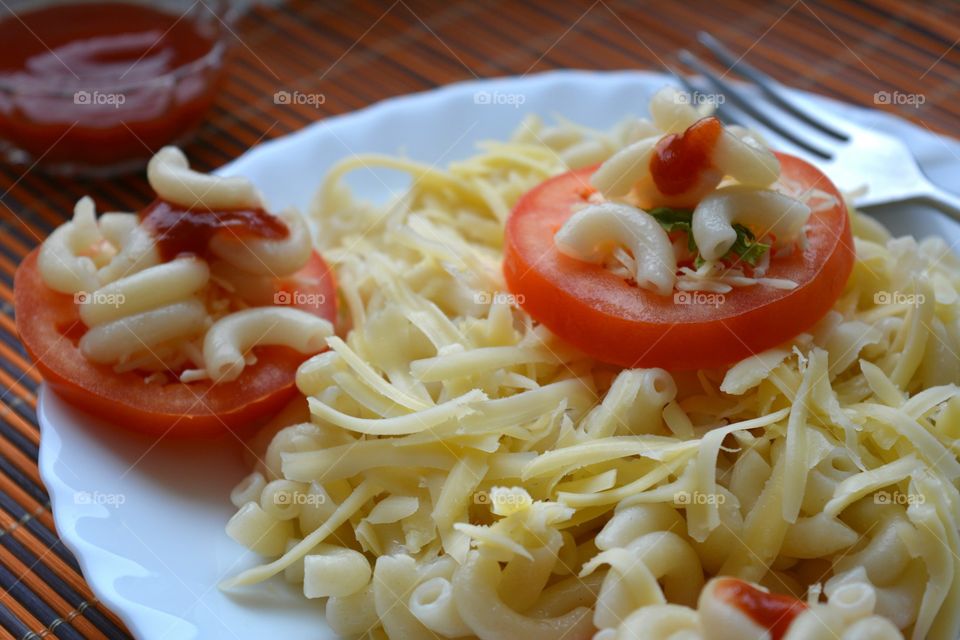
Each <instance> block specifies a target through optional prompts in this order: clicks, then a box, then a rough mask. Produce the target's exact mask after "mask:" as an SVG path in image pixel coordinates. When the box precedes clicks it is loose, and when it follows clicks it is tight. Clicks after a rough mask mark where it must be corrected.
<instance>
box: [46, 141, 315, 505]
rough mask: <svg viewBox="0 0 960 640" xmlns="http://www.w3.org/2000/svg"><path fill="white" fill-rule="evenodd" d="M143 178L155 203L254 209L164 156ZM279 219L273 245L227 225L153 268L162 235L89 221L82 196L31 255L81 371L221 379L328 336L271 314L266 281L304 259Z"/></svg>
mask: <svg viewBox="0 0 960 640" xmlns="http://www.w3.org/2000/svg"><path fill="white" fill-rule="evenodd" d="M147 177H148V179H149V181H150V185H151V186H152V187H153V189H154V191H155V192H156V194H157V196H158V197H159V198H160V199H161V202H165V203H170V204H173V205H177V206H180V207H184V211H187V212H189V211H190V210H192V209H194V208H198V209H202V210H205V211H207V210H210V211H212V210H216V209H228V210H231V209H243V208H259V207H260V206H261V199H260V196H259V194H257V192H256V190H255V189H254V187H253V185H252V183H250V182H249V181H248V180H246V179H245V178H239V177H236V178H221V177H217V176H209V175H205V174H201V173H198V172H196V171H193V170H191V169H190V167H189V164H188V162H187V159H186V156H184V154H183V152H181V151H180V150H179V149H177V148H175V147H166V148H164V149H161V150H160V151H159V152H157V154H156V155H155V156H154V157H153V158H152V159H151V161H150V163H149V166H148V167H147ZM280 219H281V220H282V222H283V225H284V226H285V228H286V230H287V235H286V237H284V238H280V239H273V238H257V237H241V236H239V235H237V234H236V233H235V232H233V231H232V229H230V228H229V227H227V228H224V229H222V230H221V231H219V232H217V233H215V234H213V236H212V238H211V241H210V243H209V247H207V249H209V254H210V255H206V254H204V255H195V254H192V253H191V254H184V255H178V256H176V257H175V258H174V259H172V260H169V261H164V260H163V259H162V257H161V255H160V252H159V250H158V245H159V243H160V241H161V240H162V235H163V234H160V235H159V236H158V234H157V232H156V231H155V230H152V229H150V228H148V227H147V225H146V224H145V223H144V224H141V223H140V221H139V220H138V218H137V216H136V215H135V214H126V213H107V214H104V215H102V216H100V218H99V220H98V219H97V216H96V212H95V210H94V205H93V201H92V200H91V199H90V198H83V199H81V200H80V201H79V202H78V203H77V206H76V209H75V211H74V217H73V219H72V220H71V221H69V222H67V223H65V224H63V225H61V226H60V227H58V228H57V229H56V230H55V231H54V232H53V233H52V234H51V235H50V237H49V238H48V239H47V240H46V241H45V242H44V243H43V245H42V246H41V248H40V253H39V257H38V265H39V270H40V273H41V277H42V278H43V281H44V283H45V284H46V285H47V286H49V287H50V288H52V289H53V290H55V291H58V292H61V293H70V294H74V296H75V300H76V301H77V302H78V303H79V315H80V319H81V320H82V322H83V324H84V325H85V326H86V328H87V331H86V332H85V333H84V334H83V336H82V337H81V338H80V340H79V348H80V351H81V353H82V354H83V355H84V356H85V357H86V358H87V359H88V360H90V361H91V362H94V363H97V364H103V365H112V366H113V367H114V369H115V370H116V371H118V372H124V371H131V370H138V371H142V372H144V373H146V374H148V375H146V376H145V380H148V381H151V382H156V383H159V382H163V381H166V380H168V376H171V375H172V376H174V377H176V378H177V379H178V380H179V381H180V382H184V383H189V382H196V381H201V380H212V381H213V382H215V383H217V382H228V381H231V380H235V379H237V378H238V377H239V376H240V374H241V373H242V371H243V370H244V368H245V367H246V366H247V365H248V364H250V363H252V362H253V361H254V357H253V355H252V353H251V350H252V349H253V348H254V347H256V346H260V345H274V346H286V347H290V348H292V349H295V350H297V351H299V352H301V353H307V354H309V353H316V352H318V351H321V350H322V349H323V348H324V346H325V342H324V341H325V339H326V338H327V337H329V336H331V335H332V334H333V325H332V324H331V323H330V322H329V321H328V320H325V319H322V318H319V317H317V316H315V315H313V314H311V313H309V312H307V311H304V310H301V309H298V308H294V307H292V306H287V307H276V306H273V305H274V304H275V302H276V295H277V290H276V284H275V280H276V279H277V278H279V277H282V276H290V275H291V274H293V273H295V272H296V271H298V270H299V269H300V268H301V267H303V266H304V265H305V264H306V263H307V261H308V260H309V259H310V256H311V253H312V243H311V240H310V234H309V230H308V229H307V227H306V224H305V222H304V221H303V219H302V218H301V217H300V215H299V214H298V213H297V212H296V211H293V210H291V211H287V212H285V213H284V214H283V215H282V216H280ZM170 232H171V231H170V230H168V231H166V232H165V233H170ZM258 517H259V516H258Z"/></svg>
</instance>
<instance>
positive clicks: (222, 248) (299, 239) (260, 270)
mask: <svg viewBox="0 0 960 640" xmlns="http://www.w3.org/2000/svg"><path fill="white" fill-rule="evenodd" d="M278 217H279V218H280V219H282V220H283V222H284V223H285V224H286V226H287V230H288V232H289V233H288V235H287V237H286V238H284V239H282V240H269V239H266V238H250V237H240V236H237V235H236V234H233V233H231V232H230V231H222V232H220V233H217V234H215V235H214V236H213V238H211V240H210V252H211V253H213V255H215V256H217V257H218V258H220V259H221V260H223V261H224V262H226V263H227V264H230V265H232V266H233V267H235V268H237V269H239V270H240V271H242V272H243V273H244V274H252V275H255V276H271V277H274V278H276V277H279V276H285V275H289V274H291V273H294V272H295V271H297V270H299V269H300V268H301V267H303V265H304V264H306V262H307V260H309V259H310V253H311V252H312V251H313V245H312V243H311V241H310V230H309V229H308V228H307V224H306V222H304V220H303V218H302V217H300V214H299V213H297V212H296V211H295V210H293V209H289V210H287V211H284V212H283V213H281V214H280V215H279V216H278Z"/></svg>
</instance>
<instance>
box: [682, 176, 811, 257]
mask: <svg viewBox="0 0 960 640" xmlns="http://www.w3.org/2000/svg"><path fill="white" fill-rule="evenodd" d="M809 217H810V207H808V206H807V205H805V204H804V203H802V202H800V201H799V200H796V199H794V198H791V197H790V196H787V195H784V194H782V193H779V192H777V191H772V190H762V191H758V190H756V189H753V188H749V187H743V186H733V187H725V188H723V189H720V190H718V191H716V192H715V193H712V194H710V195H709V196H707V197H706V198H704V199H703V200H702V201H701V202H700V204H698V205H697V208H696V209H694V212H693V224H692V228H693V229H692V233H693V237H694V239H695V240H696V241H697V247H699V249H700V255H701V256H703V258H704V260H707V261H709V262H713V261H717V260H719V259H720V258H722V257H723V256H724V255H725V254H726V253H727V252H728V251H729V250H730V247H732V246H733V243H734V242H735V241H736V239H737V232H736V230H735V229H734V228H733V225H734V224H736V223H740V224H744V225H747V226H749V227H750V228H751V229H756V231H755V233H756V235H757V236H758V237H764V236H766V235H768V234H772V235H773V236H774V237H775V238H776V245H777V246H780V247H783V246H789V245H790V244H791V243H793V242H795V241H796V240H797V238H798V237H799V235H800V234H801V233H802V232H803V226H804V225H805V224H806V223H807V219H808V218H809Z"/></svg>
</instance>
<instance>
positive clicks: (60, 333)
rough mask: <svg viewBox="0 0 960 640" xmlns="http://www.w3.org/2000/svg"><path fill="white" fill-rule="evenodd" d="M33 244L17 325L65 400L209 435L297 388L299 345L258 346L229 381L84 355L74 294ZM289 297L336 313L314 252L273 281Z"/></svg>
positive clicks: (157, 426) (147, 425)
mask: <svg viewBox="0 0 960 640" xmlns="http://www.w3.org/2000/svg"><path fill="white" fill-rule="evenodd" d="M38 252H39V249H34V250H33V251H32V252H31V253H30V254H29V255H28V256H27V257H26V258H25V259H24V260H23V262H22V263H21V265H20V267H19V268H18V269H17V273H16V277H15V282H14V302H15V305H16V320H17V331H18V332H19V334H20V339H21V341H22V342H23V345H24V347H26V349H27V352H28V353H29V355H30V356H31V358H32V359H33V360H34V362H36V364H37V368H38V369H39V370H40V373H41V374H42V375H43V378H44V381H45V382H46V384H47V385H49V386H50V387H51V388H52V389H53V390H54V391H56V392H57V393H58V394H60V395H61V396H62V397H63V398H64V399H66V400H67V401H69V402H70V403H72V404H74V405H76V406H78V407H80V408H82V409H85V410H86V411H89V412H90V413H92V414H94V415H97V416H99V417H101V418H104V419H105V420H107V421H109V422H111V423H112V424H116V425H117V426H120V427H124V428H129V429H133V430H136V431H142V432H146V433H151V434H171V435H183V436H212V435H216V434H219V433H222V432H225V431H226V430H237V429H240V428H244V427H249V426H252V425H255V424H257V423H258V421H260V420H262V419H264V418H266V417H268V416H270V415H271V414H272V413H274V412H276V411H278V410H279V409H280V408H281V407H283V405H284V404H286V403H287V402H289V401H290V400H291V399H292V398H293V397H294V396H295V395H296V393H297V390H296V386H295V384H294V378H295V376H296V371H297V367H298V366H299V365H300V363H301V362H303V360H304V359H305V358H306V356H304V355H303V354H301V353H298V352H297V351H295V350H293V349H290V348H287V347H276V346H262V347H256V348H255V354H256V357H257V361H256V363H255V364H253V365H250V366H247V367H245V368H244V370H243V372H242V373H241V374H240V376H239V377H238V378H237V379H236V380H233V381H230V382H220V383H218V384H213V383H211V382H210V381H209V380H206V381H198V382H191V383H189V384H184V383H181V382H171V383H167V384H148V383H147V382H145V380H144V375H143V373H142V372H137V371H129V372H124V373H117V372H116V371H114V370H113V368H112V367H110V366H107V365H99V364H95V363H93V362H91V361H89V360H88V359H87V358H86V357H84V355H83V354H82V353H81V351H80V349H79V347H78V341H79V339H80V337H81V336H82V335H83V333H84V331H86V327H85V326H84V324H83V322H82V321H81V320H80V315H79V313H78V307H77V304H76V303H75V302H74V299H73V296H71V295H69V294H64V293H58V292H56V291H53V290H52V289H50V288H49V287H47V286H46V284H44V281H43V279H42V278H41V276H40V272H39V270H38V268H37V255H38ZM292 284H295V288H296V291H297V296H299V297H298V298H295V299H294V298H291V299H290V300H289V301H287V303H288V304H293V305H296V306H298V307H299V308H302V309H304V310H307V311H310V312H311V313H314V314H316V315H318V316H320V317H322V318H325V319H327V320H329V321H330V322H335V321H336V286H335V283H334V279H333V273H332V272H331V271H330V269H329V267H328V266H327V264H326V263H325V262H324V261H323V259H322V258H321V257H320V256H319V255H317V254H316V253H314V254H313V255H312V256H311V258H310V260H309V261H308V262H307V264H306V265H305V266H304V267H303V268H302V269H301V270H300V271H298V272H297V273H295V274H293V275H292V276H288V277H287V278H284V279H283V280H282V281H278V282H277V291H278V295H283V292H288V293H287V295H292V294H290V293H289V291H290V290H292V289H293V286H292Z"/></svg>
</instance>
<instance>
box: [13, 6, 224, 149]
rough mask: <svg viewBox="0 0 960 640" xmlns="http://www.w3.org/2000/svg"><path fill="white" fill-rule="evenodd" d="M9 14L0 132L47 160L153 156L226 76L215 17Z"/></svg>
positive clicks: (67, 10)
mask: <svg viewBox="0 0 960 640" xmlns="http://www.w3.org/2000/svg"><path fill="white" fill-rule="evenodd" d="M5 13H6V16H4V17H3V18H2V19H0V43H3V44H2V46H3V52H4V53H3V56H0V136H2V137H3V138H5V139H7V140H8V141H9V142H10V143H12V144H13V146H15V147H17V148H18V149H20V150H21V151H25V152H26V153H27V154H28V155H29V156H32V157H33V158H41V157H42V158H43V162H44V163H46V164H70V163H73V164H76V165H78V166H93V167H97V166H111V165H117V164H119V163H123V162H131V161H134V160H145V159H147V158H149V156H150V155H151V153H152V152H153V151H156V150H157V149H159V148H160V147H161V146H163V145H164V144H166V143H168V142H170V141H171V140H174V139H176V138H178V137H180V136H181V135H182V134H184V133H186V132H187V131H188V130H189V129H191V128H192V127H194V126H195V125H197V124H198V123H199V122H200V120H201V119H202V117H203V115H204V113H205V112H206V111H207V109H208V107H209V106H210V105H211V104H212V102H213V99H214V97H215V94H216V85H217V84H218V82H219V79H220V70H221V66H220V63H221V59H220V58H219V57H218V55H219V49H218V51H217V52H214V51H213V50H214V47H215V46H216V45H217V36H218V34H217V30H218V27H217V26H216V25H217V20H216V18H214V16H213V15H207V16H205V17H206V18H209V20H206V21H205V22H201V20H199V19H198V18H197V17H190V16H187V17H185V16H182V15H178V14H175V13H167V12H165V11H162V10H159V9H155V8H153V7H151V6H150V5H148V4H147V3H140V4H134V3H125V2H79V3H63V4H55V5H52V6H46V7H40V8H37V9H34V10H31V11H23V12H18V13H17V14H16V15H13V14H12V13H10V12H5ZM208 55H210V56H211V57H209V58H206V59H204V58H205V56H208ZM201 59H204V60H201ZM191 63H195V64H191ZM208 63H209V64H208ZM174 71H176V73H175V74H171V72H174Z"/></svg>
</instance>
